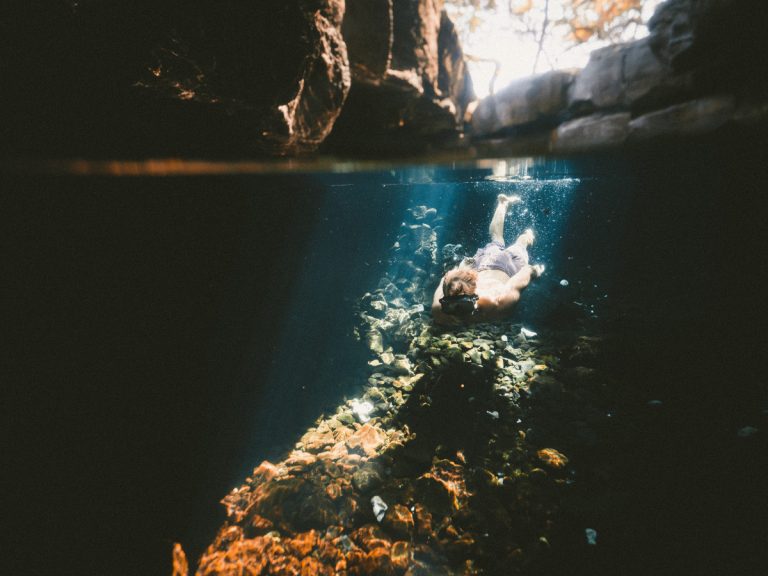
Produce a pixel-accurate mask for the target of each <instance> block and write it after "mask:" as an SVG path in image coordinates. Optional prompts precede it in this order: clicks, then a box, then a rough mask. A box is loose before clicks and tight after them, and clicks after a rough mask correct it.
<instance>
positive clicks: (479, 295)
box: [432, 194, 544, 324]
mask: <svg viewBox="0 0 768 576" xmlns="http://www.w3.org/2000/svg"><path fill="white" fill-rule="evenodd" d="M498 201H499V203H498V205H497V206H496V211H495V212H494V214H493V218H492V219H491V225H490V227H489V232H490V234H491V241H490V242H489V243H488V244H486V245H485V246H483V247H482V248H480V249H479V250H478V251H477V252H476V253H475V256H474V258H473V259H472V260H471V261H470V262H467V261H466V259H465V260H464V261H462V263H461V264H459V266H457V267H456V268H454V269H453V270H449V271H448V272H447V273H446V274H445V276H443V281H442V282H440V284H439V285H438V287H437V290H435V297H434V299H433V300H432V317H433V318H434V319H435V322H436V323H438V324H466V323H470V322H493V321H494V320H499V319H501V318H504V317H505V316H508V315H509V314H510V313H511V312H512V309H513V308H514V306H515V304H517V302H518V300H520V291H521V290H523V289H524V288H525V287H526V286H528V284H529V283H530V281H531V279H532V278H538V277H539V276H541V275H542V274H543V273H544V266H542V265H540V264H537V265H534V266H532V265H530V264H529V263H528V247H529V246H530V245H531V244H532V243H533V239H534V238H533V231H532V230H531V229H530V228H529V229H527V230H526V231H525V232H523V233H522V234H521V235H520V236H518V237H517V240H515V243H514V244H512V245H511V246H505V243H504V219H505V218H506V215H507V209H508V208H509V207H510V206H511V205H512V204H517V203H518V202H521V200H520V197H519V196H506V195H504V194H499V197H498Z"/></svg>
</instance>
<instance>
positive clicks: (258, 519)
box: [250, 514, 275, 533]
mask: <svg viewBox="0 0 768 576" xmlns="http://www.w3.org/2000/svg"><path fill="white" fill-rule="evenodd" d="M250 521H251V526H252V527H253V528H254V529H255V530H256V531H257V532H262V533H267V532H269V531H270V530H272V529H273V528H274V527H275V524H274V523H273V522H272V521H271V520H270V519H268V518H264V516H260V515H259V514H254V515H253V516H251V518H250Z"/></svg>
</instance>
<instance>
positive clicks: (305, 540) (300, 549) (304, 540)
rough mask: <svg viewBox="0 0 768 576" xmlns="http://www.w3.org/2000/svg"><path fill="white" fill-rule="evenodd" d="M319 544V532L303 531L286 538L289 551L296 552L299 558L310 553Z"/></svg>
mask: <svg viewBox="0 0 768 576" xmlns="http://www.w3.org/2000/svg"><path fill="white" fill-rule="evenodd" d="M316 545H317V532H315V531H314V530H310V531H309V532H301V533H299V534H296V536H294V537H293V538H291V539H290V540H286V542H285V547H286V549H287V550H288V551H289V552H292V553H294V554H296V555H297V556H298V557H299V558H303V557H304V556H307V555H309V553H310V552H312V550H313V549H314V548H315V546H316Z"/></svg>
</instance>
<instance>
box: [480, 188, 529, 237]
mask: <svg viewBox="0 0 768 576" xmlns="http://www.w3.org/2000/svg"><path fill="white" fill-rule="evenodd" d="M498 200H499V203H498V204H497V206H496V211H495V212H494V213H493V218H491V225H490V226H489V227H488V232H489V233H490V235H491V241H493V242H498V243H500V244H501V245H502V246H504V219H505V218H506V216H507V209H508V208H509V207H510V206H511V205H512V204H517V203H518V202H522V200H520V196H507V195H506V194H499V197H498Z"/></svg>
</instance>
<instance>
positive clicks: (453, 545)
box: [444, 533, 475, 561]
mask: <svg viewBox="0 0 768 576" xmlns="http://www.w3.org/2000/svg"><path fill="white" fill-rule="evenodd" d="M444 549H445V553H446V554H447V555H448V557H449V558H451V559H452V560H454V561H459V560H464V559H466V558H471V557H472V556H473V555H474V551H475V539H474V538H473V537H472V535H471V534H467V533H465V534H462V535H461V536H460V537H459V538H457V539H456V540H449V541H448V542H446V543H444Z"/></svg>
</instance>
